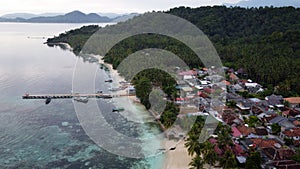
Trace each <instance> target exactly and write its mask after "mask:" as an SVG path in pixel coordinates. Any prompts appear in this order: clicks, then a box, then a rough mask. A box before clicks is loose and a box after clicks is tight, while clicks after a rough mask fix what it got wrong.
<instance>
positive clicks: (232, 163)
mask: <svg viewBox="0 0 300 169" xmlns="http://www.w3.org/2000/svg"><path fill="white" fill-rule="evenodd" d="M219 162H220V165H221V166H222V168H224V169H233V168H237V163H236V160H235V155H234V154H233V153H232V152H231V151H229V150H227V151H225V153H224V155H223V156H222V158H220V159H219Z"/></svg>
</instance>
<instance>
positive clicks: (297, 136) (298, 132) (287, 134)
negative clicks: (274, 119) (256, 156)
mask: <svg viewBox="0 0 300 169" xmlns="http://www.w3.org/2000/svg"><path fill="white" fill-rule="evenodd" d="M280 138H281V139H284V138H288V139H293V140H296V141H297V140H300V128H293V129H290V130H285V131H283V132H281V133H280Z"/></svg>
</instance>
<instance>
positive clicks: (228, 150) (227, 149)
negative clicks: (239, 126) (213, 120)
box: [185, 116, 237, 169]
mask: <svg viewBox="0 0 300 169" xmlns="http://www.w3.org/2000/svg"><path fill="white" fill-rule="evenodd" d="M204 122H205V120H204V119H203V117H202V116H198V117H197V120H196V122H195V124H194V126H193V128H192V130H191V131H190V132H189V134H188V138H187V140H186V143H185V146H186V147H187V150H188V153H189V155H191V156H194V155H195V156H194V158H193V160H192V162H191V163H190V166H191V167H194V168H195V166H194V165H195V163H194V162H196V161H198V162H200V164H199V167H201V166H203V164H202V163H205V164H209V165H210V166H213V165H215V164H216V163H217V162H219V164H220V165H221V166H222V168H227V169H229V168H237V162H236V159H235V155H234V153H233V145H234V144H233V142H232V139H231V136H230V132H231V129H230V127H229V126H227V125H222V124H221V123H219V125H218V127H217V129H216V130H215V134H217V135H218V138H217V142H216V144H212V143H211V142H210V141H209V140H206V141H205V142H203V143H201V142H200V140H199V137H200V133H201V130H202V128H203V126H204ZM216 146H217V147H218V148H219V149H220V150H221V151H222V152H223V154H222V155H221V156H219V155H218V154H217V152H216V151H215V148H216ZM199 156H202V158H201V159H199Z"/></svg>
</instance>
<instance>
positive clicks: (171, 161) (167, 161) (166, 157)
mask: <svg viewBox="0 0 300 169" xmlns="http://www.w3.org/2000/svg"><path fill="white" fill-rule="evenodd" d="M45 44H47V45H57V46H59V45H64V46H65V47H66V48H67V49H68V50H70V51H73V48H72V47H71V46H70V45H69V44H68V43H51V44H48V43H45ZM89 55H90V56H92V57H94V58H96V59H98V60H99V61H98V62H97V63H98V64H103V65H105V66H106V67H107V68H108V69H109V74H110V76H111V79H112V80H113V83H112V84H113V85H116V86H120V83H119V82H122V81H125V78H124V77H122V76H121V75H120V74H119V72H118V71H117V70H115V69H113V67H112V64H109V63H105V62H104V60H103V56H100V55H95V54H89ZM118 92H119V93H120V92H126V91H124V90H120V91H118ZM128 98H129V99H130V100H131V104H132V106H133V107H138V106H143V105H142V104H141V103H140V102H137V98H136V96H128ZM133 103H134V104H137V105H134V104H133ZM147 112H148V113H149V115H150V116H153V113H152V112H151V111H148V110H147ZM153 118H154V119H155V117H153ZM131 120H133V121H135V119H131ZM159 126H160V128H161V130H163V131H165V128H164V127H162V126H161V124H160V125H159ZM184 143H185V141H184V140H180V141H177V142H176V141H175V140H169V139H168V138H167V137H166V136H165V138H164V139H163V140H160V147H161V148H163V149H165V151H164V152H163V153H162V156H163V162H162V164H161V165H160V168H161V167H162V168H163V169H188V168H189V163H190V162H191V159H192V157H191V156H189V155H188V152H187V148H186V147H185V146H184ZM174 146H175V147H176V148H175V150H170V148H171V147H174ZM158 157H159V156H158ZM150 159H151V158H150ZM155 163H157V162H156V161H155Z"/></svg>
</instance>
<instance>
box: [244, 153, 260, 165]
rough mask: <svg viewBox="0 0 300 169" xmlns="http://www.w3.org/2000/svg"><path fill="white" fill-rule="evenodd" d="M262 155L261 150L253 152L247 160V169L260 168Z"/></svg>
mask: <svg viewBox="0 0 300 169" xmlns="http://www.w3.org/2000/svg"><path fill="white" fill-rule="evenodd" d="M260 165H261V156H260V154H259V152H257V151H254V152H251V153H250V155H249V156H248V157H247V160H246V166H245V168H246V169H260V168H261V166H260Z"/></svg>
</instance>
